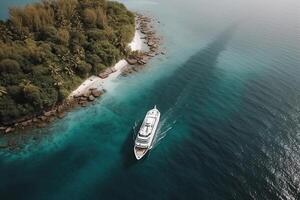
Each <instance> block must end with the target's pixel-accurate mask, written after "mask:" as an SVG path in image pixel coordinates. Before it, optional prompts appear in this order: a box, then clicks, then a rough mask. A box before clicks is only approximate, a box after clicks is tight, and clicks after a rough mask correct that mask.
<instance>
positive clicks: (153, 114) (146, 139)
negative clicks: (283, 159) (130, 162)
mask: <svg viewBox="0 0 300 200" xmlns="http://www.w3.org/2000/svg"><path fill="white" fill-rule="evenodd" d="M159 118H160V112H159V111H158V109H157V108H156V106H154V108H153V109H152V110H149V111H148V112H147V114H146V116H145V119H144V121H143V123H142V126H141V128H140V130H139V132H138V134H137V136H136V139H135V143H134V155H135V157H136V159H137V160H140V159H141V158H142V157H143V156H144V155H145V154H146V153H147V152H148V150H150V149H151V148H152V145H153V139H154V136H155V133H156V129H157V126H158V123H159Z"/></svg>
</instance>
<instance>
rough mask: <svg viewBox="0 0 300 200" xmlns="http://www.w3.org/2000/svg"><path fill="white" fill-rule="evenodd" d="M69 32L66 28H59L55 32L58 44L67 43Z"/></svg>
mask: <svg viewBox="0 0 300 200" xmlns="http://www.w3.org/2000/svg"><path fill="white" fill-rule="evenodd" d="M69 39H70V34H69V31H68V30H66V29H59V30H58V32H57V41H58V43H59V44H63V45H67V44H68V43H69Z"/></svg>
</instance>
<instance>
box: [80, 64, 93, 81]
mask: <svg viewBox="0 0 300 200" xmlns="http://www.w3.org/2000/svg"><path fill="white" fill-rule="evenodd" d="M91 69H92V65H91V64H88V63H85V62H82V63H80V64H79V65H78V66H77V72H78V75H79V76H80V77H82V78H85V77H86V76H87V75H88V73H89V72H90V71H91Z"/></svg>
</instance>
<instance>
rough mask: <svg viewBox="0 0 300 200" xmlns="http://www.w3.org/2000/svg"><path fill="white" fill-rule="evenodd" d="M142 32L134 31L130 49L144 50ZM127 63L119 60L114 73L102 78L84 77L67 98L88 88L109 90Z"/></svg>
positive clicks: (81, 93)
mask: <svg viewBox="0 0 300 200" xmlns="http://www.w3.org/2000/svg"><path fill="white" fill-rule="evenodd" d="M141 37H142V33H141V32H140V31H138V30H137V31H135V34H134V38H133V40H132V42H131V43H129V44H128V46H129V47H130V48H131V50H132V51H138V50H144V49H146V48H147V46H146V45H145V44H144V40H143V39H141ZM127 65H128V63H127V61H126V60H125V59H123V60H120V61H119V62H118V63H117V64H115V65H114V66H113V67H114V68H115V69H116V71H115V72H114V73H111V74H110V75H109V76H108V77H107V78H105V79H102V78H100V77H98V76H91V77H89V78H88V79H86V80H85V81H84V82H83V83H82V84H81V85H80V86H79V87H78V88H77V89H76V90H74V91H73V92H72V93H71V94H70V95H69V98H72V97H74V96H80V95H83V94H84V93H86V92H88V90H90V89H92V88H97V89H98V90H102V89H105V90H109V89H111V88H112V84H113V80H115V79H116V78H117V77H118V76H119V75H120V74H121V72H122V68H124V67H125V66H127Z"/></svg>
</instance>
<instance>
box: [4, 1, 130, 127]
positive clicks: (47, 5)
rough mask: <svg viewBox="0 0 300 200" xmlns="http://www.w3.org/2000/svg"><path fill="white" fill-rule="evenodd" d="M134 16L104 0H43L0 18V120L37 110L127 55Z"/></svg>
mask: <svg viewBox="0 0 300 200" xmlns="http://www.w3.org/2000/svg"><path fill="white" fill-rule="evenodd" d="M134 31H135V19H134V14H133V13H131V12H130V11H128V10H127V9H126V7H125V6H124V5H123V4H121V3H117V2H113V1H106V0H43V1H42V2H41V3H34V4H31V5H27V6H25V7H13V8H10V10H9V19H8V20H7V21H5V22H2V21H0V122H2V123H7V122H12V121H13V120H15V119H19V118H22V117H25V116H31V115H34V114H38V113H40V112H41V111H43V110H44V109H47V108H50V107H52V106H54V105H55V104H57V103H58V102H61V101H62V100H64V99H65V98H66V97H67V96H68V95H69V93H70V92H71V91H72V90H73V89H74V87H76V86H78V85H79V84H80V83H81V82H82V79H84V78H86V77H87V76H90V75H92V74H95V75H97V74H98V73H99V72H101V71H102V70H104V69H105V68H107V67H110V66H112V65H114V64H115V63H116V62H117V61H118V60H120V59H121V58H123V57H126V56H127V55H128V53H129V49H128V47H127V44H128V43H129V42H130V40H131V39H132V38H133V36H134Z"/></svg>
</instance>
